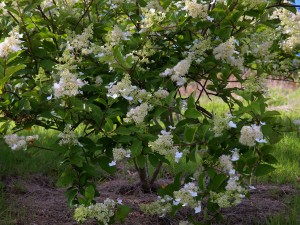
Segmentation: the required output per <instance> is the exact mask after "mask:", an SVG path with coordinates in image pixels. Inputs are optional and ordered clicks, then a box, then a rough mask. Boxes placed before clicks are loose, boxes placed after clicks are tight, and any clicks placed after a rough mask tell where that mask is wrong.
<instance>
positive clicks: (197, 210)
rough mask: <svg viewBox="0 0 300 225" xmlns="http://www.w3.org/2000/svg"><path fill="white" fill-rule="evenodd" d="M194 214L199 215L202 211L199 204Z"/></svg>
mask: <svg viewBox="0 0 300 225" xmlns="http://www.w3.org/2000/svg"><path fill="white" fill-rule="evenodd" d="M194 209H195V213H200V212H201V210H202V207H201V204H199V206H197V207H195V208H194Z"/></svg>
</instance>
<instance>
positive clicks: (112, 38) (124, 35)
mask: <svg viewBox="0 0 300 225" xmlns="http://www.w3.org/2000/svg"><path fill="white" fill-rule="evenodd" d="M130 36H131V33H130V32H129V31H126V32H123V31H122V30H121V29H120V27H118V26H117V25H115V26H114V29H113V30H112V31H111V32H110V33H109V34H108V35H107V36H106V39H107V41H108V42H109V43H110V44H111V45H117V44H119V43H120V41H122V40H124V41H126V40H129V37H130Z"/></svg>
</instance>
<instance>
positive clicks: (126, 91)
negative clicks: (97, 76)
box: [107, 74, 137, 101]
mask: <svg viewBox="0 0 300 225" xmlns="http://www.w3.org/2000/svg"><path fill="white" fill-rule="evenodd" d="M107 88H108V94H107V96H109V97H112V98H118V97H119V96H122V97H123V98H125V99H127V100H128V101H132V100H133V95H135V94H136V93H133V92H135V90H137V86H133V85H132V84H131V80H130V76H129V74H126V75H125V76H124V77H123V79H122V80H121V81H119V82H118V83H117V84H115V82H113V83H110V84H109V85H108V86H107Z"/></svg>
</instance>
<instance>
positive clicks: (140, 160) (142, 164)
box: [136, 155, 146, 168]
mask: <svg viewBox="0 0 300 225" xmlns="http://www.w3.org/2000/svg"><path fill="white" fill-rule="evenodd" d="M136 163H137V165H138V167H139V168H144V167H145V163H146V159H145V156H144V155H139V156H138V157H137V158H136Z"/></svg>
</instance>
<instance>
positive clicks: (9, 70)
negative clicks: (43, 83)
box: [5, 64, 26, 77]
mask: <svg viewBox="0 0 300 225" xmlns="http://www.w3.org/2000/svg"><path fill="white" fill-rule="evenodd" d="M25 67H26V66H25V65H23V64H19V65H14V66H10V67H8V68H7V69H6V71H5V76H8V77H10V76H12V75H13V74H14V73H16V72H18V71H19V70H22V69H24V68H25Z"/></svg>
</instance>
